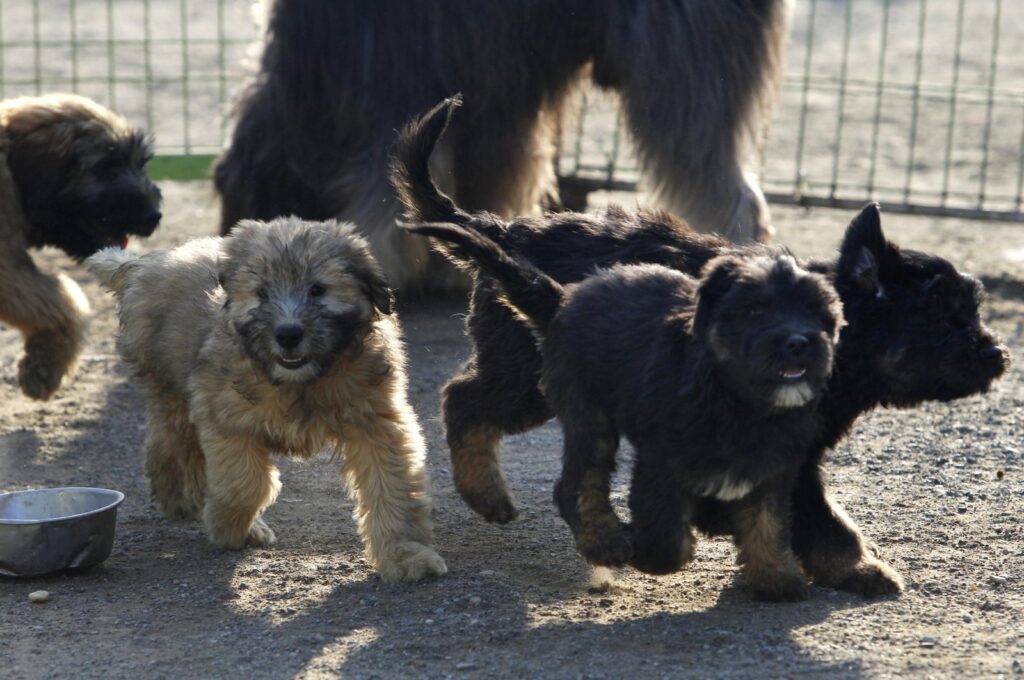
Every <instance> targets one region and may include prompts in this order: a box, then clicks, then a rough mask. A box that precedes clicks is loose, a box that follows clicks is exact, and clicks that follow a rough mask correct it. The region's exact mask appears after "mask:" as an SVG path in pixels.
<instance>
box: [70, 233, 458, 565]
mask: <svg viewBox="0 0 1024 680" xmlns="http://www.w3.org/2000/svg"><path fill="white" fill-rule="evenodd" d="M88 266H89V269H90V271H92V272H93V273H94V274H96V275H97V276H98V277H99V278H100V279H101V280H102V281H103V282H104V283H105V284H106V285H107V287H108V288H110V290H112V291H113V292H114V293H115V294H116V296H117V297H118V299H119V301H120V320H121V332H120V337H119V338H118V349H119V351H120V353H121V355H122V357H123V358H124V359H125V361H127V362H128V364H129V365H130V366H131V368H132V371H133V373H134V375H135V377H136V379H137V380H138V381H139V383H140V384H141V386H142V388H143V392H144V394H145V397H146V402H147V406H148V421H149V422H148V433H147V437H146V445H145V446H146V474H147V475H148V477H149V479H150V484H151V489H152V493H153V497H154V498H155V500H156V502H157V504H158V505H159V506H160V508H161V510H163V512H164V513H165V514H166V515H167V516H168V517H172V518H175V517H177V518H188V517H198V516H200V515H201V516H202V518H203V521H204V522H205V524H206V530H207V533H208V534H209V537H210V540H211V541H212V542H213V543H214V544H216V545H218V546H222V547H224V548H231V549H237V548H242V547H243V546H245V545H247V544H248V545H257V546H262V545H269V544H270V543H273V542H274V540H275V536H274V532H273V531H272V530H271V529H270V527H269V526H267V524H266V522H265V521H264V520H263V519H262V516H261V515H262V513H263V511H264V510H265V509H266V508H267V507H268V506H269V505H270V504H271V503H273V501H274V499H275V497H276V496H277V493H278V491H279V489H280V482H279V481H278V472H277V469H276V467H275V466H274V463H273V461H272V458H271V456H272V454H284V455H289V456H295V457H302V458H305V457H310V456H313V455H315V454H316V453H318V452H319V451H321V450H324V449H325V448H326V449H329V450H331V451H333V452H336V453H337V454H339V455H340V457H341V460H343V461H344V464H343V470H344V476H345V478H346V480H347V482H348V485H349V487H350V488H351V489H352V490H353V492H354V494H355V497H356V519H357V521H358V524H359V533H360V535H361V536H362V538H363V541H364V543H365V545H366V552H367V555H368V557H369V559H370V561H371V563H372V564H373V565H374V567H375V568H376V569H377V570H378V572H379V573H380V575H381V577H382V578H383V579H385V580H389V581H398V580H405V581H413V580H417V579H419V578H421V577H423V576H426V575H430V574H437V575H439V574H443V573H445V571H446V567H445V564H444V561H443V560H442V559H441V558H440V557H439V556H438V555H437V553H436V552H434V550H433V548H432V547H431V543H432V538H431V526H430V518H429V515H430V505H429V502H428V499H427V489H426V478H425V473H424V443H423V438H422V436H421V434H420V429H419V425H418V423H417V421H416V417H415V415H414V414H413V411H412V408H411V406H410V405H409V402H408V399H407V395H406V374H405V357H404V350H403V347H402V342H401V337H400V330H399V326H398V321H397V319H396V318H395V315H394V314H393V311H392V304H393V298H392V294H391V291H390V290H389V288H388V285H387V282H386V281H385V280H384V277H383V275H382V273H381V271H380V268H379V266H378V265H377V263H376V261H375V260H374V259H373V257H372V256H371V254H370V251H369V247H368V246H367V243H366V241H364V240H363V239H362V238H361V237H359V236H357V235H356V233H355V231H354V228H353V226H352V225H351V224H343V223H336V222H333V221H329V222H303V221H300V220H298V219H296V218H282V219H278V220H275V221H273V222H270V223H262V222H252V221H249V222H244V223H242V224H240V225H239V227H238V228H237V229H236V230H235V231H234V232H233V234H232V235H231V236H229V237H226V238H223V239H202V240H197V241H192V242H190V243H186V244H185V245H183V246H180V247H178V248H176V249H174V250H171V251H169V252H161V253H153V254H150V255H144V256H142V257H138V256H135V255H132V254H129V253H126V252H124V251H122V250H119V249H107V250H104V251H101V252H99V253H97V254H96V255H93V256H92V257H91V258H89V260H88Z"/></svg>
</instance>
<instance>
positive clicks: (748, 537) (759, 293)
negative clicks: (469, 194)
mask: <svg viewBox="0 0 1024 680" xmlns="http://www.w3.org/2000/svg"><path fill="white" fill-rule="evenodd" d="M412 230H413V231H415V232H418V233H422V234H425V235H429V236H433V237H435V238H436V239H440V240H442V241H445V242H448V243H454V244H457V246H458V247H459V248H460V250H461V253H462V254H463V255H465V254H468V255H470V256H471V257H472V258H473V259H474V261H475V262H476V263H477V265H478V266H480V267H481V269H483V271H485V272H487V274H488V275H490V276H491V277H493V278H494V279H495V280H496V281H497V282H498V285H499V287H500V289H501V295H502V296H503V299H504V300H506V301H507V302H508V304H510V305H512V306H513V307H514V308H515V309H516V310H517V311H518V312H519V313H520V314H521V315H522V316H523V317H524V318H525V319H526V321H527V322H528V323H529V324H530V325H531V326H532V328H533V329H534V331H535V332H536V333H537V334H538V335H539V336H540V337H541V341H540V347H541V354H542V355H543V356H544V364H543V370H542V372H541V384H542V385H543V389H544V395H545V396H546V397H547V399H548V403H549V404H551V407H552V409H553V410H554V411H555V413H556V414H557V415H558V419H559V421H560V422H561V424H562V429H563V431H564V433H565V449H564V458H563V468H562V476H561V478H560V479H559V481H558V484H557V486H556V489H555V502H556V504H557V506H558V509H559V512H560V514H561V515H562V517H563V519H565V520H566V522H568V524H569V526H570V527H571V528H572V531H573V535H574V536H575V538H576V545H577V547H578V548H579V549H580V552H582V553H583V555H584V557H586V558H587V560H588V561H589V562H591V563H592V564H598V565H612V566H615V565H622V564H625V563H627V562H628V563H630V564H632V565H634V566H635V567H637V568H638V569H641V570H643V571H646V572H648V573H655V574H666V573H670V572H673V571H676V570H678V569H679V568H680V567H681V566H682V565H683V564H684V563H685V562H686V561H687V560H689V559H690V557H691V556H692V554H693V544H694V538H693V533H692V531H691V529H690V523H691V521H692V519H691V518H692V517H693V513H694V510H695V508H696V505H697V504H698V503H699V501H700V499H704V498H714V499H718V500H719V501H722V506H721V512H722V515H723V517H724V520H723V521H724V522H726V523H727V524H728V525H729V526H730V527H731V528H732V529H733V532H734V533H735V536H736V543H737V545H738V546H739V549H740V553H739V562H740V564H741V565H742V567H743V571H744V574H745V576H746V578H747V581H748V582H749V583H750V585H751V587H752V588H753V590H754V594H755V596H756V597H758V598H761V599H767V600H795V599H801V598H803V597H805V596H806V591H807V583H806V577H805V576H804V575H803V573H802V572H801V570H800V567H799V565H798V563H797V560H796V557H795V556H794V555H793V552H792V549H791V547H790V536H789V526H790V523H789V504H790V497H791V493H792V489H793V486H794V483H795V480H796V476H797V473H798V471H799V469H800V466H801V464H802V463H803V458H804V453H805V452H806V451H807V448H808V447H809V446H810V444H811V442H813V441H814V440H815V438H816V437H817V436H818V430H819V428H820V421H819V416H818V412H817V409H816V402H817V399H818V398H819V397H820V396H821V394H822V392H823V391H824V389H825V386H826V384H827V383H828V378H829V375H830V373H831V371H832V354H833V346H834V343H835V341H836V339H837V338H838V336H839V329H840V328H841V327H842V324H843V317H842V312H841V310H840V303H839V297H838V295H836V293H835V291H834V290H833V288H832V287H831V285H830V284H829V283H828V281H827V279H826V278H825V277H824V276H821V275H820V274H812V273H809V272H807V271H805V270H803V269H801V268H800V267H799V266H798V265H797V264H796V262H795V261H794V260H793V258H792V257H791V256H790V255H788V254H787V253H785V252H781V251H777V250H775V251H771V250H769V249H766V248H760V249H756V250H754V249H751V251H750V252H747V253H745V254H744V256H742V257H738V256H730V255H726V256H721V257H718V258H715V259H714V260H712V261H711V262H710V263H709V264H708V266H707V267H706V269H705V273H704V275H703V276H702V278H701V279H700V280H699V282H698V281H697V280H695V279H693V278H692V277H689V276H687V275H685V274H682V273H680V272H677V271H675V270H673V269H668V268H666V267H662V266H659V265H620V266H616V267H613V268H611V269H608V270H603V271H600V272H598V273H595V274H593V275H592V276H590V277H587V278H586V279H585V280H583V281H582V282H580V283H578V284H572V285H570V286H567V287H565V288H563V287H562V286H560V285H559V284H558V283H556V282H555V281H554V280H553V279H551V278H549V277H547V276H546V275H545V274H543V273H541V272H540V271H539V270H537V269H535V268H534V267H533V266H532V265H530V264H529V263H526V262H523V261H517V260H514V259H513V258H510V257H508V256H507V254H506V253H505V252H504V251H502V250H501V249H500V248H499V247H498V246H497V245H496V244H495V243H494V242H493V241H490V240H488V239H486V237H484V236H482V235H481V234H479V233H478V232H476V231H473V230H470V229H465V228H462V227H458V226H455V225H427V226H419V227H412ZM620 436H624V437H626V439H628V440H629V441H630V443H631V444H632V445H633V447H634V449H635V450H636V459H635V466H634V470H633V476H632V483H631V486H630V494H629V506H630V510H631V511H632V517H633V522H632V526H631V527H626V526H624V525H622V524H621V522H620V521H619V519H618V517H617V516H616V514H615V511H614V509H613V508H612V507H611V504H610V502H609V497H608V494H609V479H610V477H611V474H612V472H613V471H614V468H615V454H616V451H617V450H618V446H619V439H620Z"/></svg>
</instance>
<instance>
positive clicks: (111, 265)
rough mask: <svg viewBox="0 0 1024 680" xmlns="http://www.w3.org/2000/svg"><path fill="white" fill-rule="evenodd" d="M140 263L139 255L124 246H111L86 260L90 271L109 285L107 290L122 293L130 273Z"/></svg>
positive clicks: (117, 293)
mask: <svg viewBox="0 0 1024 680" xmlns="http://www.w3.org/2000/svg"><path fill="white" fill-rule="evenodd" d="M138 263H139V256H138V255H135V254H134V253H129V252H128V251H127V250H125V249H124V248H118V247H117V246H111V247H110V248H104V249H103V250H100V251H98V252H96V253H93V254H92V255H90V256H89V257H88V258H87V259H86V260H85V266H86V267H87V268H88V269H89V271H90V272H91V273H92V274H93V276H95V277H96V278H98V279H99V280H100V282H101V283H102V284H103V285H104V286H106V287H107V290H109V291H111V292H112V293H115V294H116V295H119V296H120V295H121V293H123V292H124V284H125V281H126V279H127V278H128V273H129V272H130V271H131V270H133V269H135V268H136V267H137V266H138Z"/></svg>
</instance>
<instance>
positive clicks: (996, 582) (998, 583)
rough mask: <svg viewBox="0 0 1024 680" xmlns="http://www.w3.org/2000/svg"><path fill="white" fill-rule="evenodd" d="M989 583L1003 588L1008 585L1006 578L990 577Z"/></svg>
mask: <svg viewBox="0 0 1024 680" xmlns="http://www.w3.org/2000/svg"><path fill="white" fill-rule="evenodd" d="M988 582H989V583H991V584H992V585H994V586H1003V585H1006V577H1005V576H989V577H988Z"/></svg>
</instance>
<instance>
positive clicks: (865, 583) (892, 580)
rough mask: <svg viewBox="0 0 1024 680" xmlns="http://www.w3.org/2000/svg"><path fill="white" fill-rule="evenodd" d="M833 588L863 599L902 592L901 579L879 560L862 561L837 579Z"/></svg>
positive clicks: (894, 571) (893, 570)
mask: <svg viewBox="0 0 1024 680" xmlns="http://www.w3.org/2000/svg"><path fill="white" fill-rule="evenodd" d="M835 588H836V589H837V590H845V591H847V592H849V593H857V594H858V595H863V596H864V597H878V596H880V595H896V594H898V593H902V592H903V578H902V577H901V576H900V575H899V574H898V573H897V572H896V570H895V569H893V568H892V567H890V566H889V565H888V564H886V563H885V562H882V561H881V560H874V559H864V560H861V561H860V562H859V563H858V564H857V565H855V566H854V567H853V569H851V570H850V571H849V573H847V574H846V575H844V576H843V577H842V578H841V579H839V580H838V581H837V582H836V584H835Z"/></svg>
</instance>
